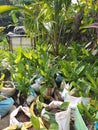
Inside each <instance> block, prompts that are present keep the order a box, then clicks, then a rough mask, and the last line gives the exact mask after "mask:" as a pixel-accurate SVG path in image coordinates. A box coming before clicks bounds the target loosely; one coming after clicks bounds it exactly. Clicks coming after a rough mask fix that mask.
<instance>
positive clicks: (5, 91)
mask: <svg viewBox="0 0 98 130" xmlns="http://www.w3.org/2000/svg"><path fill="white" fill-rule="evenodd" d="M3 84H6V85H3V87H2V89H1V90H0V91H1V94H2V95H3V96H6V97H11V96H12V95H14V93H15V91H16V88H15V85H14V83H13V82H11V81H3Z"/></svg>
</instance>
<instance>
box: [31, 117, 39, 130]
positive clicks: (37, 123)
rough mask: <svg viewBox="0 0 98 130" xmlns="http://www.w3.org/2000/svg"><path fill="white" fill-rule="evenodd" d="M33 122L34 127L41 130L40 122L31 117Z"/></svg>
mask: <svg viewBox="0 0 98 130" xmlns="http://www.w3.org/2000/svg"><path fill="white" fill-rule="evenodd" d="M31 122H32V125H33V127H34V128H35V129H36V130H39V129H40V123H39V120H38V118H37V117H34V116H31Z"/></svg>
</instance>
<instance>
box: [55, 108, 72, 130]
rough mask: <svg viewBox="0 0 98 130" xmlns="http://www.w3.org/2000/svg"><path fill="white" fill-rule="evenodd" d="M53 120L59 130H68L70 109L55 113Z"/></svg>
mask: <svg viewBox="0 0 98 130" xmlns="http://www.w3.org/2000/svg"><path fill="white" fill-rule="evenodd" d="M55 119H56V121H57V123H58V125H59V130H70V108H68V109H67V110H66V111H62V112H58V113H56V114H55Z"/></svg>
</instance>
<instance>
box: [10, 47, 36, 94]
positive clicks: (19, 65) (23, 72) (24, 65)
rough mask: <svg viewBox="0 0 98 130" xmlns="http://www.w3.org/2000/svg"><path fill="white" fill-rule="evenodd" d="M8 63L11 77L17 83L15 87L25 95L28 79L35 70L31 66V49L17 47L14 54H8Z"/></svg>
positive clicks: (28, 83)
mask: <svg viewBox="0 0 98 130" xmlns="http://www.w3.org/2000/svg"><path fill="white" fill-rule="evenodd" d="M10 63H11V66H12V68H11V72H12V78H13V80H14V81H15V82H16V83H17V84H18V85H17V89H19V90H21V91H22V93H23V94H24V95H25V96H27V94H28V88H29V86H30V79H31V78H32V76H33V73H34V72H35V71H36V70H35V68H34V67H35V66H33V64H34V63H33V59H32V51H31V50H27V51H26V50H23V49H22V48H18V49H17V51H16V52H14V54H10Z"/></svg>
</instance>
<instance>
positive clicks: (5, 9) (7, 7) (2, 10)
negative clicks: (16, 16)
mask: <svg viewBox="0 0 98 130" xmlns="http://www.w3.org/2000/svg"><path fill="white" fill-rule="evenodd" d="M18 9H22V7H18V6H11V5H3V6H0V13H5V12H8V11H11V10H18Z"/></svg>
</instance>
